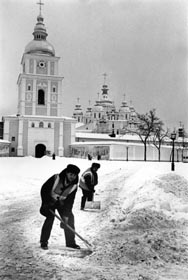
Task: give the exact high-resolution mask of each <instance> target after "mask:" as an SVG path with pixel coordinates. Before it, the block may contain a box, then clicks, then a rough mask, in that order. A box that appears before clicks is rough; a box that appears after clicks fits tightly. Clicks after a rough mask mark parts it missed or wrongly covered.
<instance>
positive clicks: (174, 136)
mask: <svg viewBox="0 0 188 280" xmlns="http://www.w3.org/2000/svg"><path fill="white" fill-rule="evenodd" d="M170 138H171V139H172V164H171V170H172V171H174V170H175V165H174V141H175V140H176V132H175V131H173V132H172V133H171V137H170Z"/></svg>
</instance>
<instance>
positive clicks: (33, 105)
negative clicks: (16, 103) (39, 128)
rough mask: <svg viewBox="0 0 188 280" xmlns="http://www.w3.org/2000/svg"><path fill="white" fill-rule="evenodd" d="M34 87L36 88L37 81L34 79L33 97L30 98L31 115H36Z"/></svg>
mask: <svg viewBox="0 0 188 280" xmlns="http://www.w3.org/2000/svg"><path fill="white" fill-rule="evenodd" d="M36 88H37V82H36V80H33V98H32V115H36V105H37V104H36V100H37V98H36V95H37V93H36Z"/></svg>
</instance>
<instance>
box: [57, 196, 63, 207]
mask: <svg viewBox="0 0 188 280" xmlns="http://www.w3.org/2000/svg"><path fill="white" fill-rule="evenodd" d="M58 201H59V204H60V206H63V205H64V198H63V197H61V196H60V198H59V200H58Z"/></svg>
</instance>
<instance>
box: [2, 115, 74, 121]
mask: <svg viewBox="0 0 188 280" xmlns="http://www.w3.org/2000/svg"><path fill="white" fill-rule="evenodd" d="M3 117H8V118H15V117H16V118H17V117H23V118H33V119H34V118H35V119H38V118H41V119H61V118H62V119H64V120H74V121H76V120H75V119H74V118H71V117H66V116H43V115H18V114H16V115H6V116H3Z"/></svg>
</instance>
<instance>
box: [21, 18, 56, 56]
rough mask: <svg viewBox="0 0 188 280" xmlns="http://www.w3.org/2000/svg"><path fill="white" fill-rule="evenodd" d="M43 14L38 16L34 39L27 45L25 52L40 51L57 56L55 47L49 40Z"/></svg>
mask: <svg viewBox="0 0 188 280" xmlns="http://www.w3.org/2000/svg"><path fill="white" fill-rule="evenodd" d="M43 20H44V18H43V16H42V15H41V14H40V15H39V16H38V17H37V23H36V25H35V28H34V32H33V36H34V39H33V40H32V41H31V42H29V44H27V46H26V47H25V53H28V54H30V53H40V54H45V55H49V56H55V49H54V47H53V46H52V44H50V43H49V42H48V41H47V40H46V37H47V36H48V34H47V32H46V27H45V25H44V23H43Z"/></svg>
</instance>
